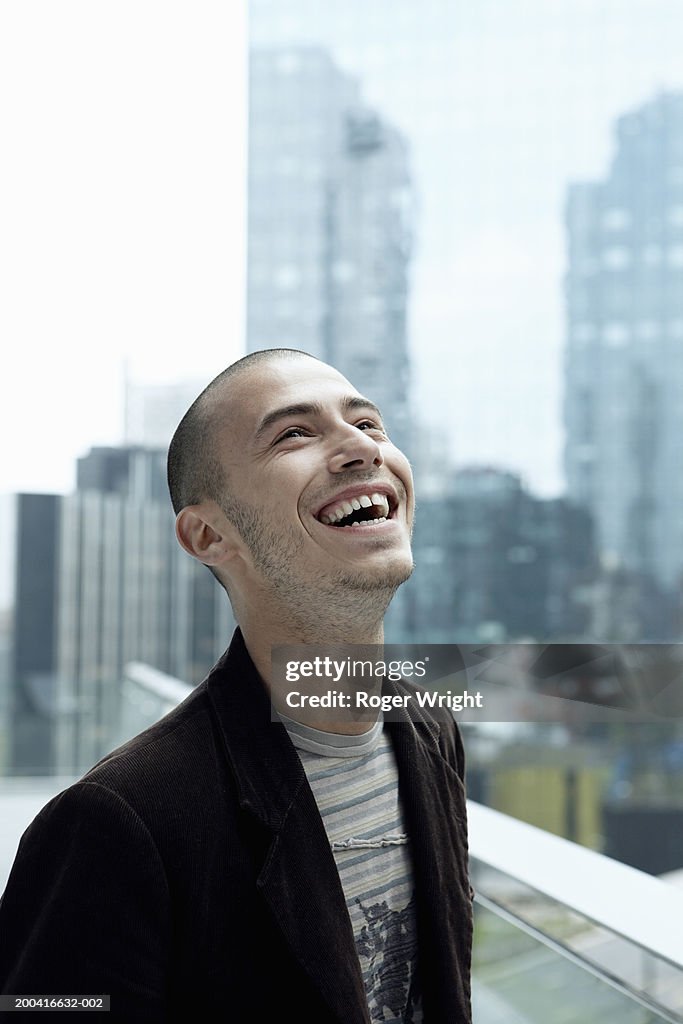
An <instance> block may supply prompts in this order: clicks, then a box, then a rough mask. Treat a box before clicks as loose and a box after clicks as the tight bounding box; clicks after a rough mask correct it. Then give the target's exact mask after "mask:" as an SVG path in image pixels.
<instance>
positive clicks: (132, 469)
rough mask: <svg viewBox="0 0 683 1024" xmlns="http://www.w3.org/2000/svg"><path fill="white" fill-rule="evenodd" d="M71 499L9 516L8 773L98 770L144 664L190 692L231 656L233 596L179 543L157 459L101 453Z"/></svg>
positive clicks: (5, 589)
mask: <svg viewBox="0 0 683 1024" xmlns="http://www.w3.org/2000/svg"><path fill="white" fill-rule="evenodd" d="M77 481H78V487H77V490H76V491H75V493H73V494H70V495H66V496H63V495H54V494H19V495H9V496H5V497H4V498H3V499H2V502H0V534H1V537H0V541H1V547H2V558H1V559H0V769H2V770H3V771H4V772H6V773H7V774H10V775H17V774H19V775H32V774H35V775H45V774H51V773H53V772H57V773H62V774H70V773H72V772H78V771H81V770H84V769H85V768H87V767H88V766H89V765H90V764H92V763H93V762H94V761H95V760H97V759H98V758H99V757H101V756H102V755H103V754H104V753H105V752H106V751H107V749H109V748H110V747H111V737H112V736H113V735H117V731H116V730H117V723H118V717H119V711H120V697H121V683H122V678H123V675H124V671H125V666H126V665H127V664H128V663H129V662H133V661H137V662H143V663H145V664H147V665H149V666H152V667H153V668H156V669H159V670H160V671H162V672H165V673H168V674H169V675H172V676H175V677H177V678H179V679H181V680H183V681H185V682H187V683H189V684H196V683H198V682H200V681H201V679H202V678H203V677H204V675H205V674H206V673H207V671H208V670H209V668H210V667H211V666H212V665H213V663H214V662H215V661H216V659H217V657H218V656H219V655H220V654H221V653H222V652H223V651H224V650H225V648H226V647H227V645H228V643H229V640H230V637H231V635H232V631H233V629H234V626H235V623H234V619H233V617H232V612H231V610H230V605H229V602H228V599H227V597H226V595H225V592H224V591H223V590H222V588H221V587H220V586H219V585H218V583H217V581H216V580H215V579H214V577H213V576H212V575H211V573H210V572H209V571H208V570H207V569H206V568H205V567H204V566H202V565H200V564H199V563H198V562H196V561H195V560H194V559H192V558H191V557H190V556H189V555H187V554H186V553H185V552H184V551H183V550H182V549H181V547H180V545H179V544H178V543H177V541H176V538H175V534H174V529H173V519H174V517H173V512H172V509H171V504H170V501H169V498H168V493H167V488H166V483H165V453H164V452H163V451H160V450H158V449H153V448H142V447H131V448H94V449H92V451H91V452H89V453H88V455H86V456H85V457H84V458H82V459H80V460H79V463H78V474H77Z"/></svg>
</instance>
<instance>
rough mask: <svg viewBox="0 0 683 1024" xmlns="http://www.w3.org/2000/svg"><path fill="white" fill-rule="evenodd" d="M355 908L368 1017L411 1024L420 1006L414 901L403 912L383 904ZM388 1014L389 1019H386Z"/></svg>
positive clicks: (360, 905) (358, 948)
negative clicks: (360, 920)
mask: <svg viewBox="0 0 683 1024" xmlns="http://www.w3.org/2000/svg"><path fill="white" fill-rule="evenodd" d="M356 904H357V906H358V907H359V909H360V910H361V912H362V914H363V917H364V919H365V924H364V925H363V927H362V928H361V931H360V934H359V935H358V937H357V939H356V949H357V950H358V956H359V958H360V963H361V967H362V969H363V976H364V978H365V988H366V992H367V993H368V1008H369V1010H370V1017H371V1020H372V1021H373V1022H375V1021H378V1022H379V1021H396V1020H400V1021H402V1022H405V1024H414V1022H416V1021H417V1019H418V1018H417V1017H416V1016H414V1012H415V1011H417V1009H418V1007H419V1005H420V998H419V992H418V986H417V940H416V936H415V897H414V896H412V897H411V899H410V902H409V903H408V905H407V906H406V907H404V908H403V910H391V909H390V908H389V906H388V904H387V901H386V900H382V901H381V903H373V904H371V905H369V906H365V905H364V904H363V902H362V900H361V899H360V898H357V899H356ZM387 1012H388V1014H389V1015H388V1016H387Z"/></svg>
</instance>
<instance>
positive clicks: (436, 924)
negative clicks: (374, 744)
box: [385, 684, 472, 1024]
mask: <svg viewBox="0 0 683 1024" xmlns="http://www.w3.org/2000/svg"><path fill="white" fill-rule="evenodd" d="M385 686H386V689H387V691H388V692H392V693H407V692H409V691H408V690H407V689H405V688H404V687H403V686H402V685H401V684H385ZM402 714H403V721H392V722H387V723H386V724H385V728H386V729H387V730H388V732H389V734H390V736H391V740H392V745H393V748H394V752H395V755H396V761H397V765H398V774H399V790H400V793H401V799H402V803H403V808H404V813H405V816H406V823H407V827H408V832H409V835H410V839H411V847H412V850H413V869H414V872H415V886H416V892H417V906H418V948H419V951H420V971H421V975H422V987H423V992H424V1004H425V1014H426V1017H427V1018H428V1019H430V1020H432V1019H434V1020H439V1021H448V1022H449V1024H469V1022H470V1021H471V1007H470V1000H471V992H470V960H471V947H472V905H471V899H470V886H469V875H468V857H467V822H466V813H467V812H466V802H465V790H464V786H463V783H462V780H461V779H460V777H459V776H458V774H457V771H456V766H455V757H453V760H452V763H449V760H448V759H447V757H446V756H445V755H446V751H447V748H448V743H449V742H452V736H453V733H452V727H451V726H450V725H449V727H448V730H445V732H446V735H444V736H442V735H441V730H440V727H439V725H438V723H436V722H434V721H433V720H430V721H428V720H426V719H425V718H423V717H422V716H421V715H420V712H419V711H418V712H414V713H413V715H412V716H411V715H409V714H408V712H407V711H406V712H402ZM448 737H451V740H449V739H448Z"/></svg>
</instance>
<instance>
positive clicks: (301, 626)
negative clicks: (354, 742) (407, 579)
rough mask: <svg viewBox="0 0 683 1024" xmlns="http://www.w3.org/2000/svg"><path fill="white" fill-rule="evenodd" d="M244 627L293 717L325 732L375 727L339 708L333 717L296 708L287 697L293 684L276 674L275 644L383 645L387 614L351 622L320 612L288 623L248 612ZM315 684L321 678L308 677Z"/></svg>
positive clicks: (273, 693)
mask: <svg viewBox="0 0 683 1024" xmlns="http://www.w3.org/2000/svg"><path fill="white" fill-rule="evenodd" d="M240 629H241V631H242V635H243V637H244V642H245V644H246V647H247V650H248V651H249V655H250V657H251V659H252V661H253V662H254V665H255V666H256V670H257V671H258V673H259V675H260V677H261V679H262V680H263V683H264V685H265V687H266V689H267V691H268V693H269V695H270V698H271V701H272V703H273V706H274V707H275V708H280V709H283V710H284V709H286V710H285V713H286V714H287V716H288V717H289V718H294V719H296V720H297V721H302V722H303V723H304V724H305V725H310V726H312V727H313V728H316V729H321V730H322V731H325V732H336V733H347V734H359V733H363V732H366V731H367V730H368V729H369V728H371V726H372V722H371V721H367V720H363V721H356V720H353V719H345V718H344V717H343V716H342V715H341V714H339V713H338V712H336V713H335V714H334V716H333V717H332V718H331V719H330V718H329V717H328V718H324V717H321V716H320V712H316V711H315V710H311V709H310V708H307V709H306V710H304V712H301V711H299V712H298V713H294V712H292V711H291V710H290V709H289V708H288V707H287V705H286V701H285V698H286V693H287V691H289V690H291V689H292V686H291V684H288V683H285V682H284V681H283V680H281V679H279V678H275V677H274V673H273V671H272V650H273V648H274V647H285V646H296V645H299V644H305V645H315V646H316V647H320V648H323V649H330V648H333V647H337V646H338V645H340V644H343V645H345V644H353V645H364V646H365V645H372V646H375V645H377V644H380V645H381V644H383V643H384V617H383V616H382V617H381V618H380V619H378V620H376V619H375V620H373V619H371V618H369V617H365V618H363V619H362V620H360V621H354V622H351V621H348V620H342V621H340V620H339V618H336V619H335V620H334V621H332V620H331V619H330V618H328V617H327V616H325V615H324V614H320V615H318V616H317V618H316V619H314V618H313V616H312V617H311V621H309V622H306V623H302V622H291V621H288V622H287V623H285V622H283V621H281V619H280V618H279V617H277V618H276V617H273V618H270V619H269V620H266V621H264V620H263V619H262V618H260V617H258V618H257V617H255V616H248V615H247V616H245V617H244V618H243V621H241V622H240ZM305 685H306V683H304V686H305ZM315 688H317V690H319V689H320V681H318V680H315V681H313V683H312V685H311V681H308V689H309V690H310V691H311V692H316V689H315Z"/></svg>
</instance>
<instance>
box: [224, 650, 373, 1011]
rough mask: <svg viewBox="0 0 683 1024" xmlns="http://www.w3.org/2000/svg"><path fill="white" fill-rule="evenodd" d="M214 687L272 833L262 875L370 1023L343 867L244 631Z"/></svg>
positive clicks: (337, 1007) (268, 897) (287, 926)
mask: <svg viewBox="0 0 683 1024" xmlns="http://www.w3.org/2000/svg"><path fill="white" fill-rule="evenodd" d="M207 687H208V694H209V699H210V701H211V703H212V706H213V708H214V710H215V713H216V715H217V719H218V723H219V728H220V733H221V737H222V740H223V744H224V747H225V751H226V753H227V756H228V759H229V762H230V764H231V766H232V770H233V773H234V777H235V780H236V782H237V788H238V795H239V802H240V806H241V807H242V808H243V809H244V810H246V811H247V812H249V813H250V814H252V815H253V816H254V817H255V818H256V819H257V820H258V821H259V822H260V823H261V825H262V826H263V827H264V828H265V829H266V832H267V834H269V836H270V842H269V845H268V848H267V852H266V855H265V858H264V860H263V864H262V865H261V867H260V873H259V877H258V881H257V885H258V888H259V889H260V891H261V893H262V894H263V897H264V899H265V901H266V903H267V904H268V906H269V907H270V909H271V912H272V914H273V917H274V919H275V921H276V922H277V924H278V926H279V927H280V929H281V931H282V934H283V936H284V937H285V939H286V941H287V943H288V945H289V947H290V949H291V951H292V953H293V955H294V956H295V958H296V959H297V961H298V962H299V963H300V964H301V966H302V967H303V969H304V970H305V971H306V972H307V973H308V975H309V976H310V978H311V980H312V982H313V983H314V985H315V986H316V987H317V989H318V991H319V992H320V993H321V995H322V997H323V999H324V1000H325V1001H326V1002H327V1004H328V1005H329V1007H330V1009H331V1010H332V1011H333V1012H334V1013H335V1014H336V1015H337V1017H338V1019H339V1020H340V1021H343V1022H344V1024H369V1018H368V1015H367V1008H366V1002H365V989H364V986H363V980H362V975H361V970H360V964H359V961H358V955H357V952H356V947H355V942H354V937H353V932H352V929H351V922H350V919H349V915H348V911H347V909H346V902H345V899H344V894H343V891H342V888H341V883H340V881H339V874H338V872H337V867H336V864H335V861H334V857H333V854H332V852H331V850H330V845H329V842H328V839H327V835H326V832H325V827H324V825H323V823H322V819H321V817H320V814H319V812H318V808H317V805H316V802H315V797H314V796H313V793H312V792H311V788H310V786H309V785H308V781H307V779H306V775H305V772H304V769H303V766H302V764H301V761H300V759H299V756H298V754H297V753H296V750H295V748H294V746H293V744H292V742H291V740H290V738H289V736H288V734H287V731H286V729H285V728H284V726H283V725H282V724H281V723H280V722H277V721H275V722H274V721H271V707H270V701H269V699H268V695H267V693H266V691H265V688H264V686H263V683H262V681H261V679H260V677H259V676H258V673H257V672H256V669H255V667H254V665H253V662H252V661H251V658H250V657H249V654H248V652H247V650H246V647H245V645H244V641H243V639H242V635H241V633H240V631H239V630H237V631H236V633H235V635H234V637H233V640H232V643H231V645H230V648H229V649H228V651H227V653H226V654H225V655H224V656H223V658H222V659H221V660H220V661H219V662H218V664H217V665H216V667H215V668H214V669H213V671H212V673H211V675H210V676H209V679H208V683H207Z"/></svg>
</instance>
